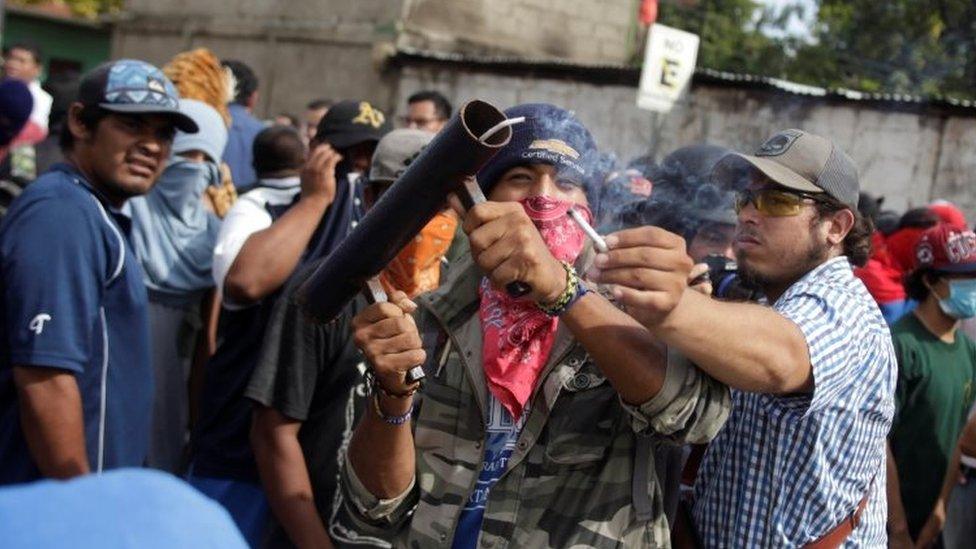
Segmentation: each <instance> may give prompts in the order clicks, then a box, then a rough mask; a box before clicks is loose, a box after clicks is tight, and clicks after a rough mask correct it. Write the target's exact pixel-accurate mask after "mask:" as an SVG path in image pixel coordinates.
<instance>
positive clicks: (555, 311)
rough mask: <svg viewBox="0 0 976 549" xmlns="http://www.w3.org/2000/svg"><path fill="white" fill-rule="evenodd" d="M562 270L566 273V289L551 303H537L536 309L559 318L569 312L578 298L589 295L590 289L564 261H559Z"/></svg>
mask: <svg viewBox="0 0 976 549" xmlns="http://www.w3.org/2000/svg"><path fill="white" fill-rule="evenodd" d="M560 263H562V265H563V269H564V270H565V271H566V289H565V290H563V293H562V294H560V295H559V297H558V298H556V300H555V301H553V302H552V303H538V302H536V304H535V305H536V307H538V308H539V310H541V311H542V312H544V313H546V314H547V315H549V316H559V315H561V314H563V313H565V312H566V311H568V310H569V308H570V307H572V306H573V304H574V303H576V302H577V301H578V300H579V298H581V297H583V296H584V295H586V294H587V293H589V291H590V289H589V288H588V287H587V286H586V283H585V282H583V281H582V280H580V277H579V275H578V274H576V269H574V268H573V266H572V265H570V264H569V263H567V262H565V261H561V262H560Z"/></svg>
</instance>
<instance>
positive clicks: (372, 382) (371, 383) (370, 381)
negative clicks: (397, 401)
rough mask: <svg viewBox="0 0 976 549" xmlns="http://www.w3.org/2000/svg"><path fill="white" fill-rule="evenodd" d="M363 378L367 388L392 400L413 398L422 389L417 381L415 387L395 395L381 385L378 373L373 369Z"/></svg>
mask: <svg viewBox="0 0 976 549" xmlns="http://www.w3.org/2000/svg"><path fill="white" fill-rule="evenodd" d="M363 377H364V378H365V379H366V386H367V387H368V388H369V389H370V390H371V391H373V392H377V391H378V392H380V393H383V396H387V397H390V398H409V397H412V396H413V395H414V393H416V392H417V389H419V388H420V382H419V381H416V382H414V383H413V385H410V386H409V387H407V390H406V391H404V392H402V393H394V392H393V391H390V390H388V389H387V388H386V387H384V386H383V384H382V383H380V380H379V379H377V378H376V372H375V371H374V370H373V368H372V367H370V368H368V369H367V370H366V373H365V374H364V375H363Z"/></svg>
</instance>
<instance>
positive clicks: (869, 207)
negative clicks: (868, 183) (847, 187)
mask: <svg viewBox="0 0 976 549" xmlns="http://www.w3.org/2000/svg"><path fill="white" fill-rule="evenodd" d="M884 200H885V199H884V197H883V196H880V197H876V196H874V195H871V194H868V193H858V195H857V211H859V212H861V215H863V216H864V217H867V218H868V219H870V220H871V222H872V223H874V224H875V225H877V223H878V214H880V213H881V205H882V204H884Z"/></svg>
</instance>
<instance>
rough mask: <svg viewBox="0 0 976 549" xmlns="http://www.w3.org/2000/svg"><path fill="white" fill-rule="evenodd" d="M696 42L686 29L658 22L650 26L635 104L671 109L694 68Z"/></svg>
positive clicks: (658, 109) (655, 108)
mask: <svg viewBox="0 0 976 549" xmlns="http://www.w3.org/2000/svg"><path fill="white" fill-rule="evenodd" d="M698 43H699V40H698V36H697V35H695V34H691V33H690V32H685V31H683V30H678V29H674V28H671V27H667V26H665V25H658V24H655V25H653V26H652V27H651V30H650V32H649V33H648V35H647V47H646V49H645V50H644V66H643V69H642V70H641V79H640V89H639V90H638V91H637V106H638V107H640V108H642V109H648V110H652V111H658V112H669V111H670V110H671V107H672V106H674V103H675V102H676V101H678V100H679V99H680V98H681V96H682V94H683V93H684V92H685V90H686V89H687V88H688V83H689V82H690V81H691V77H692V75H693V74H694V72H695V62H696V61H697V60H698Z"/></svg>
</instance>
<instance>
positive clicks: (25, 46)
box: [3, 42, 44, 65]
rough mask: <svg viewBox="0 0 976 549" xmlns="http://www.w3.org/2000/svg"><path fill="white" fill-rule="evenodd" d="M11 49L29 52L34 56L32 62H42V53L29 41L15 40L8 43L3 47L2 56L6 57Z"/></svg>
mask: <svg viewBox="0 0 976 549" xmlns="http://www.w3.org/2000/svg"><path fill="white" fill-rule="evenodd" d="M13 50H24V51H26V52H30V54H31V55H32V56H33V57H34V62H35V63H37V64H38V65H40V64H41V63H43V62H44V53H43V52H42V51H41V48H40V47H39V46H38V45H37V44H34V43H31V42H16V43H14V44H10V45H9V46H7V47H6V48H4V49H3V55H4V57H6V56H7V55H8V54H9V53H10V52H11V51H13Z"/></svg>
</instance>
